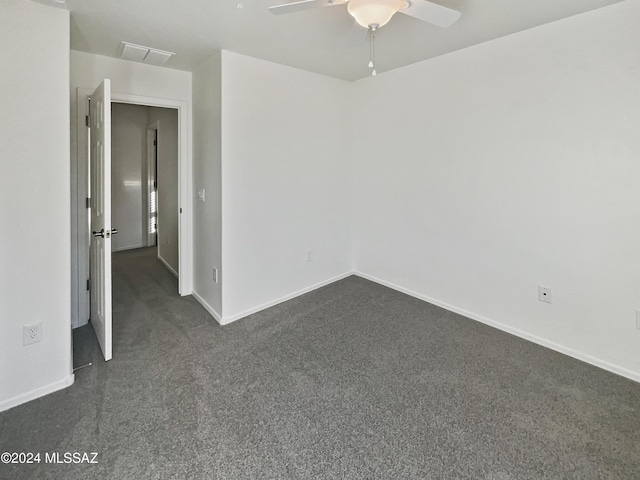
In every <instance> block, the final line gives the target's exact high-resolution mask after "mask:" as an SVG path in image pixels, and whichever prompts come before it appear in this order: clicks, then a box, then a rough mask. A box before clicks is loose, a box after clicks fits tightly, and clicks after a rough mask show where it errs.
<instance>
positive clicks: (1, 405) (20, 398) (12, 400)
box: [0, 373, 75, 412]
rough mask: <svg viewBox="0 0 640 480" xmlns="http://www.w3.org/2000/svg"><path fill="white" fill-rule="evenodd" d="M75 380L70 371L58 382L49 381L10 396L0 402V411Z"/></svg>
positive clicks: (43, 394) (48, 392)
mask: <svg viewBox="0 0 640 480" xmlns="http://www.w3.org/2000/svg"><path fill="white" fill-rule="evenodd" d="M74 381H75V375H74V374H73V373H72V374H71V375H69V376H68V377H67V378H64V379H62V380H60V381H58V382H54V383H50V384H49V385H45V386H44V387H40V388H36V389H35V390H31V391H30V392H27V393H23V394H21V395H18V396H17V397H13V398H10V399H8V400H5V401H3V402H1V403H0V412H3V411H5V410H9V409H10V408H13V407H17V406H18V405H22V404H23V403H27V402H30V401H31V400H35V399H36V398H40V397H44V396H45V395H48V394H50V393H53V392H57V391H58V390H62V389H63V388H67V387H70V386H71V385H73V382H74Z"/></svg>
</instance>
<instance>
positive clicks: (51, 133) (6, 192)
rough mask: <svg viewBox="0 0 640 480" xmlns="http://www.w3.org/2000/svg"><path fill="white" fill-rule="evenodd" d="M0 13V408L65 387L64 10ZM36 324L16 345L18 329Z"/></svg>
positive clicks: (68, 371) (69, 377) (15, 8)
mask: <svg viewBox="0 0 640 480" xmlns="http://www.w3.org/2000/svg"><path fill="white" fill-rule="evenodd" d="M1 10H2V13H1V14H0V65H2V74H1V75H0V105H2V115H0V158H1V159H2V161H0V222H1V224H2V235H1V236H0V265H2V268H0V410H5V409H7V408H10V407H12V406H14V405H18V404H20V403H23V402H25V401H28V400H31V399H32V398H36V397H38V396H41V395H44V394H46V393H49V392H52V391H54V390H58V389H60V388H63V387H65V386H68V385H70V384H71V383H73V373H72V360H71V328H70V324H69V318H70V308H69V298H70V287H69V284H70V278H69V264H70V258H69V252H70V240H69V234H68V232H69V231H70V224H69V142H68V138H69V137H68V135H69V14H68V12H66V11H64V10H59V9H54V8H51V7H47V6H43V5H38V4H35V3H31V2H25V1H22V0H5V1H3V3H2V7H1ZM39 322H41V323H42V341H41V342H40V343H36V344H33V345H29V346H26V347H25V346H23V342H22V327H23V325H29V324H33V323H39Z"/></svg>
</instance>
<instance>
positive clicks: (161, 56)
mask: <svg viewBox="0 0 640 480" xmlns="http://www.w3.org/2000/svg"><path fill="white" fill-rule="evenodd" d="M121 43H122V50H121V52H120V58H123V59H124V60H131V61H132V62H142V63H148V64H150V65H164V64H165V63H167V60H169V59H170V58H171V57H172V56H173V55H175V53H173V52H167V51H165V50H158V49H157V48H151V47H145V46H143V45H136V44H135V43H129V42H121Z"/></svg>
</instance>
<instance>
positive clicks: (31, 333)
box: [22, 322, 42, 345]
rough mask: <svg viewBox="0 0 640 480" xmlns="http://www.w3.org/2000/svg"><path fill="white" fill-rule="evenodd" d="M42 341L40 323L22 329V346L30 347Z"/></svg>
mask: <svg viewBox="0 0 640 480" xmlns="http://www.w3.org/2000/svg"><path fill="white" fill-rule="evenodd" d="M41 341H42V322H40V323H35V324H33V325H25V326H23V327H22V344H23V345H31V344H33V343H38V342H41Z"/></svg>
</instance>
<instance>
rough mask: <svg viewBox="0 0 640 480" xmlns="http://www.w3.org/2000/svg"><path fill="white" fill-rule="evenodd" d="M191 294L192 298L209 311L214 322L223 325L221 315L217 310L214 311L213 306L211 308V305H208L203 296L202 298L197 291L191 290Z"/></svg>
mask: <svg viewBox="0 0 640 480" xmlns="http://www.w3.org/2000/svg"><path fill="white" fill-rule="evenodd" d="M191 295H193V298H195V299H196V300H197V301H198V303H199V304H200V305H202V306H203V307H204V309H205V310H206V311H207V312H209V313H210V314H211V316H212V317H213V318H215V319H216V322H218V323H219V324H220V325H223V323H222V315H220V314H219V313H218V312H216V309H215V308H213V307H212V306H211V305H209V304H208V303H207V302H206V300H205V299H204V298H202V297H201V296H200V295H198V293H197V292H195V291H193V292H191Z"/></svg>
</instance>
